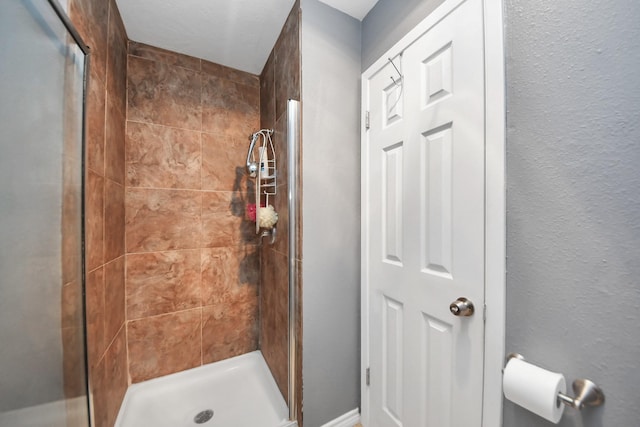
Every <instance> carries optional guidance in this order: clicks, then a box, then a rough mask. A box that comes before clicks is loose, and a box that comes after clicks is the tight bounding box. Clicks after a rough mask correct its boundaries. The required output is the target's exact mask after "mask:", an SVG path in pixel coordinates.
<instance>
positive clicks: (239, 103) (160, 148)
mask: <svg viewBox="0 0 640 427" xmlns="http://www.w3.org/2000/svg"><path fill="white" fill-rule="evenodd" d="M127 78H128V87H127V89H128V96H127V102H128V110H127V130H126V150H125V152H126V179H125V185H126V248H127V273H126V284H127V286H126V314H127V321H128V326H127V340H128V341H127V343H128V350H129V374H130V375H131V381H132V382H134V383H135V382H139V381H143V380H147V379H151V378H155V377H158V376H162V375H167V374H170V373H174V372H178V371H182V370H185V369H188V368H193V367H196V366H200V365H201V364H206V363H211V362H216V361H218V360H222V359H226V358H229V357H233V356H237V355H239V354H243V353H247V352H249V351H253V350H256V349H257V346H258V279H259V277H258V271H259V270H258V268H259V263H258V261H259V258H258V252H257V247H256V239H255V238H254V237H253V236H252V233H251V225H252V224H251V223H250V222H249V221H248V220H246V219H245V205H246V203H247V201H248V191H249V190H250V189H249V188H248V185H249V182H248V181H247V179H246V174H245V172H244V161H245V156H246V147H247V137H248V136H249V135H250V134H251V133H252V132H254V131H255V129H256V128H257V127H258V125H259V105H260V103H259V96H260V94H259V90H260V89H259V80H258V76H255V75H252V74H248V73H244V72H241V71H237V70H233V69H230V68H227V67H223V66H221V65H218V64H213V63H210V62H207V61H204V60H200V59H198V58H193V57H189V56H184V55H180V54H176V53H173V52H170V51H166V50H163V49H158V48H154V47H151V46H147V45H143V44H139V43H135V42H130V44H129V56H128V71H127Z"/></svg>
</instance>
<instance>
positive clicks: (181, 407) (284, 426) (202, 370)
mask: <svg viewBox="0 0 640 427" xmlns="http://www.w3.org/2000/svg"><path fill="white" fill-rule="evenodd" d="M288 414H289V411H288V409H287V405H286V403H285V401H284V399H283V397H282V394H281V393H280V390H279V389H278V386H277V385H276V382H275V380H274V379H273V376H272V375H271V372H270V371H269V368H268V367H267V364H266V362H265V361H264V358H263V357H262V353H260V351H254V352H252V353H248V354H243V355H242V356H237V357H234V358H231V359H227V360H223V361H221V362H216V363H212V364H209V365H205V366H200V367H198V368H193V369H189V370H187V371H183V372H178V373H176V374H171V375H167V376H164V377H160V378H155V379H152V380H149V381H145V382H141V383H138V384H134V385H132V386H131V387H129V389H128V390H127V393H126V395H125V397H124V401H123V402H122V406H121V407H120V412H119V414H118V418H117V420H116V424H115V427H141V426H145V427H146V426H149V427H188V426H193V427H196V426H203V427H295V426H297V424H296V423H295V422H291V421H289V420H288Z"/></svg>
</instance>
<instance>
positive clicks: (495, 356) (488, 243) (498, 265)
mask: <svg viewBox="0 0 640 427" xmlns="http://www.w3.org/2000/svg"><path fill="white" fill-rule="evenodd" d="M464 1H465V0H445V1H444V3H442V4H441V5H440V6H438V7H437V8H436V9H435V10H434V11H433V12H432V13H431V14H429V15H428V16H427V17H426V18H425V19H424V20H423V21H422V22H420V23H419V24H418V25H417V26H416V27H415V28H413V29H412V30H410V31H409V32H408V33H407V34H406V35H405V36H404V37H403V38H402V39H401V40H400V41H398V42H397V43H396V44H395V45H394V46H393V47H392V48H391V49H389V50H388V51H387V52H385V54H383V55H382V56H381V57H380V58H379V59H378V60H377V61H376V62H374V63H373V64H372V65H371V66H370V67H369V68H367V70H366V71H365V72H364V73H363V74H362V83H361V84H362V104H361V110H362V114H363V119H362V122H361V123H362V124H361V131H360V135H361V168H362V169H361V176H362V177H363V179H362V181H361V194H362V196H361V203H362V204H361V206H362V212H361V236H362V237H361V349H362V350H361V376H360V384H361V417H362V423H363V425H364V426H365V427H367V426H368V425H369V414H370V407H369V399H370V392H369V387H368V386H367V384H366V381H367V380H366V377H367V375H366V370H367V367H368V366H369V332H370V331H369V277H368V275H367V273H368V269H369V265H368V260H369V239H370V236H369V234H368V229H369V224H368V214H369V212H368V211H367V206H368V205H369V200H368V194H369V193H368V191H369V182H368V181H367V180H366V179H364V177H366V176H367V175H368V171H369V163H368V159H369V156H368V144H367V141H368V138H367V128H366V125H367V123H366V121H367V120H366V118H365V117H364V114H365V112H366V111H367V108H368V105H369V98H368V81H369V78H370V77H372V76H373V74H374V73H375V72H377V71H378V70H379V69H380V68H382V66H384V65H385V64H386V63H387V62H388V59H387V58H394V57H395V56H397V55H398V54H400V53H401V52H403V51H404V50H405V49H406V48H407V47H409V46H410V45H411V44H412V43H413V42H415V41H416V40H417V39H418V37H419V36H421V35H422V34H424V33H426V32H427V31H428V30H429V29H430V28H431V27H433V26H434V25H436V24H437V23H438V22H440V21H441V20H442V19H443V18H444V17H445V16H447V15H448V14H449V13H450V12H451V11H452V10H454V9H455V8H457V7H458V6H459V5H460V4H461V3H463V2H464ZM482 3H483V19H484V21H483V28H484V30H483V32H484V66H485V144H486V145H485V278H484V279H485V316H486V318H485V334H484V335H485V336H484V384H483V400H482V426H483V427H499V426H501V425H502V367H503V364H504V354H505V309H506V300H505V294H506V287H505V285H506V200H505V199H506V197H505V178H506V176H505V129H506V109H505V54H504V39H503V37H504V36H503V9H502V7H503V6H502V0H483V2H482Z"/></svg>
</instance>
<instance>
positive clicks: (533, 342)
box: [504, 0, 640, 427]
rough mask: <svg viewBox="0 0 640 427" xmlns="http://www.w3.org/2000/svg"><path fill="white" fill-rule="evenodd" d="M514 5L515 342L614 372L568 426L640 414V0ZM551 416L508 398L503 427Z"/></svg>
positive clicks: (540, 355) (510, 268) (510, 24)
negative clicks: (594, 405)
mask: <svg viewBox="0 0 640 427" xmlns="http://www.w3.org/2000/svg"><path fill="white" fill-rule="evenodd" d="M505 6H506V24H507V25H506V48H507V111H508V114H507V132H508V134H507V224H508V225H507V258H508V259H507V307H508V308H507V341H506V344H507V351H518V352H521V353H522V354H524V355H525V356H526V357H527V358H528V359H529V360H530V361H531V362H534V363H537V364H539V365H541V366H545V367H547V368H549V369H552V370H557V371H559V372H563V373H564V374H565V377H566V378H567V380H568V381H573V379H575V378H581V377H587V378H590V379H592V380H593V381H595V382H597V383H598V384H599V385H600V386H602V388H603V389H604V391H605V393H606V397H607V402H606V405H605V406H604V407H603V408H602V409H599V410H595V411H584V415H583V416H582V417H581V416H580V414H578V413H577V412H575V411H570V410H567V411H565V416H564V418H563V421H562V422H561V423H560V425H561V426H566V427H568V426H593V427H595V426H637V425H640V395H639V393H638V391H639V390H640V386H639V384H640V373H639V371H638V368H639V365H640V326H639V324H640V311H638V310H636V309H635V307H638V306H640V126H639V125H638V120H639V119H640V79H639V78H638V72H639V71H640V44H639V43H638V40H640V5H639V4H638V2H637V1H636V0H617V1H613V2H611V1H603V0H592V1H589V2H584V1H567V0H564V1H560V2H552V1H543V0H528V1H514V0H509V1H507V2H506V3H505ZM632 307H634V308H632ZM543 425H549V423H546V422H544V421H542V420H540V419H539V418H538V417H536V416H534V415H531V414H529V413H527V412H526V411H524V410H522V409H520V408H518V407H516V406H515V405H513V404H512V403H510V402H505V407H504V426H505V427H512V426H518V427H527V426H543Z"/></svg>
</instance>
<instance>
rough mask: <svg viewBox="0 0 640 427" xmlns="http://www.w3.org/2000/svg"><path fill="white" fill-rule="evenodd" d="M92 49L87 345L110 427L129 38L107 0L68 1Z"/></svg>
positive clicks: (121, 388)
mask: <svg viewBox="0 0 640 427" xmlns="http://www.w3.org/2000/svg"><path fill="white" fill-rule="evenodd" d="M69 11H70V14H71V20H72V21H73V23H74V24H75V25H76V27H77V29H78V31H79V32H80V35H81V36H82V37H83V39H84V41H85V42H86V43H87V44H88V45H89V47H90V48H91V66H90V73H89V90H88V94H87V101H86V108H87V112H86V113H87V118H86V120H87V123H86V126H87V128H86V152H87V159H86V167H87V178H86V188H85V192H86V194H85V198H86V201H85V203H86V213H85V215H86V217H85V223H86V229H85V233H86V271H87V274H86V304H87V306H86V310H87V345H88V358H89V369H90V381H91V385H90V387H91V390H92V396H93V406H94V413H93V416H94V418H95V423H94V425H96V426H111V425H113V422H114V421H115V417H116V415H117V413H118V409H119V407H120V402H121V401H122V398H123V397H124V393H125V391H126V388H127V383H128V377H127V369H126V360H127V356H126V342H125V328H124V320H125V317H124V315H125V313H124V129H125V113H126V61H127V35H126V32H125V29H124V26H123V24H122V19H121V18H120V14H119V12H118V9H117V7H116V5H115V2H114V1H113V0H112V1H101V0H70V2H69Z"/></svg>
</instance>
